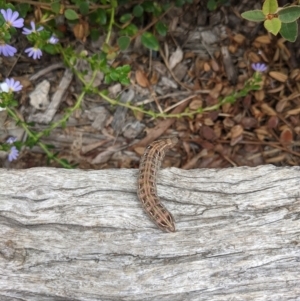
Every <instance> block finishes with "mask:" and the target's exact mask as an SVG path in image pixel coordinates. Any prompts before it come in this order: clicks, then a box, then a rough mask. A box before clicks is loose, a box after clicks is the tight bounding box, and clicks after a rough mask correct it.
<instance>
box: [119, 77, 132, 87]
mask: <svg viewBox="0 0 300 301" xmlns="http://www.w3.org/2000/svg"><path fill="white" fill-rule="evenodd" d="M119 80H120V83H121V84H122V85H124V86H128V85H129V84H130V80H129V78H128V77H127V76H126V77H125V76H122V77H120V79H119Z"/></svg>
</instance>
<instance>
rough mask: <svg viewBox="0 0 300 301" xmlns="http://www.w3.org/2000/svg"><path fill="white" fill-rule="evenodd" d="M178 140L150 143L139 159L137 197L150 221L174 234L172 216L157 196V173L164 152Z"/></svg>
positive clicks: (162, 140) (171, 139)
mask: <svg viewBox="0 0 300 301" xmlns="http://www.w3.org/2000/svg"><path fill="white" fill-rule="evenodd" d="M177 142H178V138H176V137H172V138H166V139H161V140H157V141H154V142H152V143H151V144H150V145H149V146H148V147H147V148H146V149H145V152H144V154H143V156H142V158H141V161H140V166H139V175H138V189H137V195H138V198H139V200H140V201H141V203H142V206H143V209H144V210H145V212H146V213H147V214H148V216H149V217H150V219H151V220H152V221H153V222H154V223H155V224H156V225H157V226H158V227H159V228H160V229H161V230H163V231H165V232H175V222H174V218H173V216H172V214H171V213H170V212H169V211H168V210H167V209H166V208H165V207H164V205H162V204H161V202H160V199H159V198H158V196H157V188H156V180H157V172H158V170H159V168H160V166H161V162H162V160H163V158H164V157H165V151H166V150H167V149H169V148H171V147H172V146H174V145H176V144H177Z"/></svg>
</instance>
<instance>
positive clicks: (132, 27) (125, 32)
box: [119, 23, 138, 37]
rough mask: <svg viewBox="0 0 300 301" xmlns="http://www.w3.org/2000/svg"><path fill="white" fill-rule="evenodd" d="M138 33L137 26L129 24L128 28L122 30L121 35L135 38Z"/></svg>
mask: <svg viewBox="0 0 300 301" xmlns="http://www.w3.org/2000/svg"><path fill="white" fill-rule="evenodd" d="M137 32H138V28H137V27H136V25H134V24H132V23H131V24H129V25H128V26H126V27H125V28H123V29H121V30H120V31H119V34H120V35H124V36H130V37H132V36H134V35H135V34H136V33H137Z"/></svg>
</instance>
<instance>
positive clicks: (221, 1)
mask: <svg viewBox="0 0 300 301" xmlns="http://www.w3.org/2000/svg"><path fill="white" fill-rule="evenodd" d="M229 3H230V1H228V0H208V1H207V4H206V7H207V9H208V10H210V11H214V10H216V9H217V8H218V7H219V6H221V5H229Z"/></svg>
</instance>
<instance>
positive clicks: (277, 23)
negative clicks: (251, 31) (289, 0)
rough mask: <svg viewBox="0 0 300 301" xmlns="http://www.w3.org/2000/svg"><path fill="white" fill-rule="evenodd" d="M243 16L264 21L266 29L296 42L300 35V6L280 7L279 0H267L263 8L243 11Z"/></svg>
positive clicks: (253, 20)
mask: <svg viewBox="0 0 300 301" xmlns="http://www.w3.org/2000/svg"><path fill="white" fill-rule="evenodd" d="M242 17H243V18H244V19H246V20H249V21H252V22H262V21H264V27H265V29H266V30H267V31H268V32H270V33H272V34H273V35H277V34H278V33H280V34H281V35H282V37H283V38H285V39H286V40H288V41H290V42H294V41H295V40H296V39H297V36H298V26H297V20H298V19H299V17H300V6H298V5H293V6H288V7H284V8H282V7H278V2H277V0H265V2H264V4H263V6H262V10H252V11H247V12H244V13H242Z"/></svg>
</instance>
